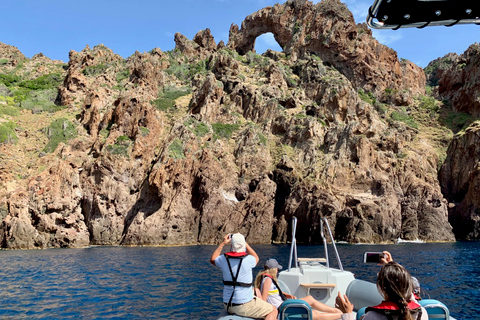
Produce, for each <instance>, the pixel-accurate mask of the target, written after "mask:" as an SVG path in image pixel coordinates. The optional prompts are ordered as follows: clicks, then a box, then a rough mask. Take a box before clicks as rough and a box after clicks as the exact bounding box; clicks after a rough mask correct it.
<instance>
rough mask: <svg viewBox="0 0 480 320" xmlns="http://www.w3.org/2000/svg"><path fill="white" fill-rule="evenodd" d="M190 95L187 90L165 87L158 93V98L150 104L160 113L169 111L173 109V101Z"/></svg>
mask: <svg viewBox="0 0 480 320" xmlns="http://www.w3.org/2000/svg"><path fill="white" fill-rule="evenodd" d="M189 93H190V89H189V88H186V87H185V88H176V87H165V88H164V89H163V90H162V91H160V94H159V98H158V99H156V100H153V101H151V103H152V104H153V105H154V106H155V107H156V108H157V109H158V110H160V111H164V112H167V111H171V110H173V109H174V107H175V100H176V99H178V98H180V97H183V96H186V95H187V94H189Z"/></svg>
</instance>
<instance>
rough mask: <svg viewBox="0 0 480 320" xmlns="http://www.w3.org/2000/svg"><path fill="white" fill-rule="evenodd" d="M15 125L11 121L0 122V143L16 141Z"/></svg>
mask: <svg viewBox="0 0 480 320" xmlns="http://www.w3.org/2000/svg"><path fill="white" fill-rule="evenodd" d="M16 126H17V125H16V124H15V123H13V122H12V121H6V122H0V143H2V144H3V143H12V144H15V143H17V141H18V137H17V135H16V134H15V128H16Z"/></svg>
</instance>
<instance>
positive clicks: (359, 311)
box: [357, 307, 367, 320]
mask: <svg viewBox="0 0 480 320" xmlns="http://www.w3.org/2000/svg"><path fill="white" fill-rule="evenodd" d="M365 309H367V307H363V308H362V309H360V310H358V311H357V320H360V318H361V317H362V316H363V315H364V314H365Z"/></svg>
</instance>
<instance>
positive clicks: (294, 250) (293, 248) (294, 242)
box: [288, 217, 298, 271]
mask: <svg viewBox="0 0 480 320" xmlns="http://www.w3.org/2000/svg"><path fill="white" fill-rule="evenodd" d="M296 231H297V218H296V217H293V219H292V245H291V246H290V258H289V259H288V271H290V269H291V267H292V260H293V255H295V268H297V267H298V261H297V260H298V259H297V239H296V238H295V234H296Z"/></svg>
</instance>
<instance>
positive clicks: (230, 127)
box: [212, 122, 240, 139]
mask: <svg viewBox="0 0 480 320" xmlns="http://www.w3.org/2000/svg"><path fill="white" fill-rule="evenodd" d="M239 128H240V125H239V124H238V123H235V124H228V123H220V122H217V123H213V124H212V129H213V132H214V133H215V136H214V137H215V138H216V139H218V138H225V139H230V137H231V136H232V134H233V133H234V132H235V131H237V130H238V129H239Z"/></svg>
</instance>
